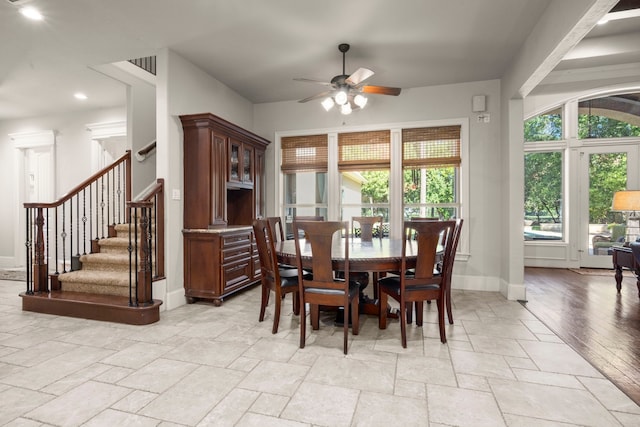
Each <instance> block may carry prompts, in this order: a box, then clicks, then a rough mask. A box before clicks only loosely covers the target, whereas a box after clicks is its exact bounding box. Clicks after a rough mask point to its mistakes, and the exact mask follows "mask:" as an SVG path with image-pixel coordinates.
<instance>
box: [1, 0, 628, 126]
mask: <svg viewBox="0 0 640 427" xmlns="http://www.w3.org/2000/svg"><path fill="white" fill-rule="evenodd" d="M553 1H563V0H553ZM549 3H551V0H535V1H532V0H481V1H480V0H474V1H471V0H469V1H450V0H401V1H389V0H351V1H349V2H345V1H337V0H325V1H309V0H306V1H305V0H269V1H267V0H217V1H213V0H188V1H187V0H182V1H178V0H134V1H131V0H127V1H125V0H108V1H105V0H56V1H44V0H18V4H12V3H11V2H10V1H9V0H0V40H2V42H0V120H7V119H15V118H23V117H35V116H41V115H49V114H55V113H66V112H70V111H76V110H80V109H87V108H101V107H110V106H119V105H123V104H124V99H125V91H124V87H123V86H122V85H121V84H120V83H118V82H116V81H114V80H112V79H111V78H108V77H106V76H104V75H101V74H100V73H97V72H96V71H94V70H93V69H92V68H90V67H95V66H99V65H102V64H108V63H112V62H118V61H123V60H127V59H131V58H138V57H143V56H149V55H154V54H156V52H158V49H162V48H169V49H171V50H173V51H175V52H177V53H178V54H180V55H182V56H183V57H185V58H186V59H188V60H190V61H191V62H193V63H194V64H196V65H198V66H199V67H201V68H203V69H204V70H206V71H207V72H208V73H209V74H211V75H212V76H214V77H215V78H216V79H218V80H219V81H221V82H222V83H224V84H226V85H227V86H229V87H230V88H231V89H233V90H234V91H236V92H238V93H239V94H241V95H242V96H244V97H245V98H247V99H248V100H250V101H251V102H253V103H264V102H276V101H289V100H298V99H302V98H305V97H308V96H310V95H313V94H315V93H317V92H319V91H321V90H322V89H323V88H322V87H321V86H318V85H313V84H309V83H302V82H296V81H293V78H296V77H304V78H310V79H317V80H324V81H329V80H330V79H331V78H332V77H333V76H335V75H337V74H341V73H342V54H341V53H340V52H339V51H338V48H337V46H338V44H339V43H350V44H351V50H350V51H349V52H348V53H347V57H346V72H347V74H349V73H350V72H352V71H355V70H356V69H357V68H359V67H366V68H370V69H372V70H373V71H375V75H374V76H373V77H371V78H370V79H369V80H368V81H367V82H368V83H370V84H373V85H383V86H396V87H401V88H410V87H420V86H430V85H439V84H447V83H458V82H468V81H479V80H488V79H497V78H500V77H502V76H503V75H504V73H505V70H506V69H507V67H508V66H509V64H510V62H511V61H512V60H513V58H514V56H515V55H517V54H518V52H519V50H520V48H521V47H522V45H523V43H524V41H525V40H526V38H527V36H528V35H529V34H530V33H531V31H532V29H533V27H534V26H535V24H536V23H537V22H538V20H539V18H540V16H541V15H542V14H543V12H544V10H545V8H546V7H547V6H548V5H549ZM24 4H28V5H32V6H36V7H38V8H39V9H40V10H41V12H42V13H43V15H44V16H45V19H44V20H43V21H40V22H33V21H29V20H27V19H25V18H24V17H22V16H21V15H20V14H19V13H18V9H19V6H21V5H24ZM589 43H591V45H589ZM581 48H583V49H582V50H580V49H581ZM596 48H597V49H596ZM603 49H604V50H603ZM606 49H616V50H615V52H616V53H615V54H604V53H603V52H605V51H606ZM574 52H575V59H571V60H566V61H563V62H561V63H560V65H559V66H558V67H557V71H556V72H554V73H556V74H554V76H555V78H556V80H557V79H558V78H559V77H558V73H560V75H561V76H562V75H564V76H566V75H567V73H568V72H569V71H571V70H574V69H576V68H580V69H584V68H592V67H601V66H606V67H614V68H615V67H618V68H619V67H620V66H621V64H623V66H626V67H627V68H629V67H632V68H633V67H634V65H636V66H637V65H638V64H640V18H633V19H628V20H624V21H622V20H621V21H615V22H610V23H609V24H607V25H605V26H602V27H598V28H595V29H594V30H593V31H592V32H591V33H590V34H589V35H588V36H587V38H585V39H584V40H583V41H582V42H581V43H580V44H579V45H578V46H576V49H575V50H574ZM624 64H626V65H624ZM552 74H553V73H552ZM636 74H637V71H636ZM560 80H562V78H560ZM543 83H545V82H543ZM546 83H547V85H543V86H544V87H547V86H548V87H552V86H553V81H550V82H546ZM76 91H82V92H85V93H86V94H87V95H88V96H89V99H88V100H86V101H84V102H79V101H77V100H76V99H74V98H73V96H72V95H73V93H74V92H76ZM400 96H402V95H400Z"/></svg>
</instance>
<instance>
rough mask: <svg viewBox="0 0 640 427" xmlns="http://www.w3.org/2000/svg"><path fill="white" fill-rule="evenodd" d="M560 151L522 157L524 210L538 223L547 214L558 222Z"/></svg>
mask: <svg viewBox="0 0 640 427" xmlns="http://www.w3.org/2000/svg"><path fill="white" fill-rule="evenodd" d="M561 203H562V153H560V152H557V151H556V152H546V153H528V154H525V157H524V210H525V212H526V215H527V216H535V217H536V218H537V221H538V223H540V222H543V220H542V217H543V216H545V215H546V216H548V217H549V218H551V220H552V222H560V218H561V214H562V210H561Z"/></svg>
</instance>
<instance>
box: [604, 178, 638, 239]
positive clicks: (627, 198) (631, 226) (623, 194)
mask: <svg viewBox="0 0 640 427" xmlns="http://www.w3.org/2000/svg"><path fill="white" fill-rule="evenodd" d="M611 210H612V211H614V212H627V213H628V214H629V215H628V217H627V231H626V241H627V242H635V241H636V239H637V238H638V236H639V234H640V218H639V217H638V216H637V212H639V211H640V190H625V191H616V192H615V193H614V195H613V202H612V203H611ZM632 230H633V231H632Z"/></svg>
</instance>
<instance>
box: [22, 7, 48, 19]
mask: <svg viewBox="0 0 640 427" xmlns="http://www.w3.org/2000/svg"><path fill="white" fill-rule="evenodd" d="M20 13H21V14H22V16H25V17H27V18H29V19H33V20H34V21H42V20H43V19H44V18H43V16H42V14H41V13H40V11H39V10H38V9H36V8H35V7H32V6H26V7H22V8H20Z"/></svg>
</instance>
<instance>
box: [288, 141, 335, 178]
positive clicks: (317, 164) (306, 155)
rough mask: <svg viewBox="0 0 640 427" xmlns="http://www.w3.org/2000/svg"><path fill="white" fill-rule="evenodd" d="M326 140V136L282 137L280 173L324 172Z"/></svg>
mask: <svg viewBox="0 0 640 427" xmlns="http://www.w3.org/2000/svg"><path fill="white" fill-rule="evenodd" d="M328 140H329V139H328V137H327V135H326V134H325V135H304V136H286V137H283V138H282V139H281V140H280V145H281V147H282V166H281V170H282V172H285V173H295V172H326V171H327V163H328V150H327V146H328Z"/></svg>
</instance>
